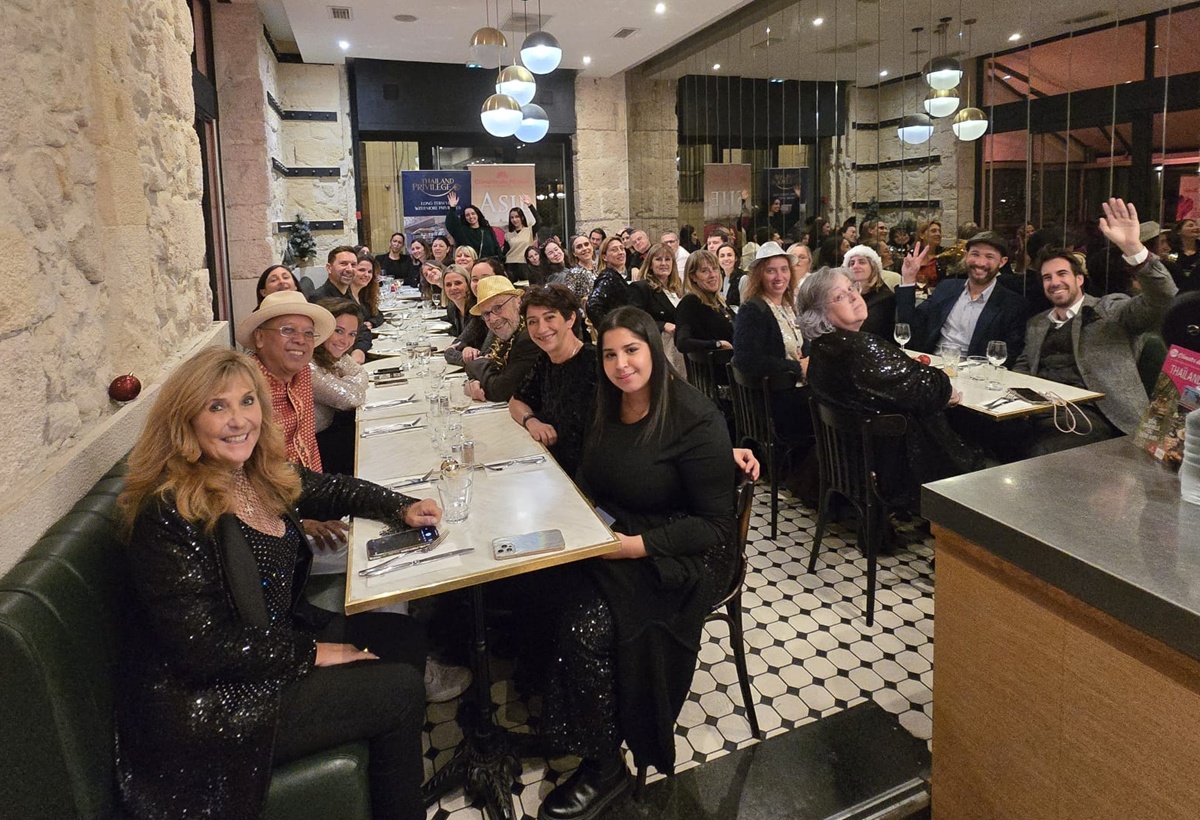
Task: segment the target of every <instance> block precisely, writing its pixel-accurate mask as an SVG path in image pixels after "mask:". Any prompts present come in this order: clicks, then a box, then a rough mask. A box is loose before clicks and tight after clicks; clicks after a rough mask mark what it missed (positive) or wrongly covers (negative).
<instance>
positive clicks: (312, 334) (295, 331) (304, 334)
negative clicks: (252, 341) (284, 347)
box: [259, 325, 317, 344]
mask: <svg viewBox="0 0 1200 820" xmlns="http://www.w3.org/2000/svg"><path fill="white" fill-rule="evenodd" d="M259 329H260V330H271V331H274V332H275V333H278V334H279V335H280V336H282V337H283V338H285V339H302V340H304V341H306V342H309V343H310V344H311V343H313V342H315V341H316V340H317V332H316V331H315V330H313V329H312V328H309V329H308V330H300V329H299V328H296V327H292V326H291V325H283V326H282V327H261V328H259Z"/></svg>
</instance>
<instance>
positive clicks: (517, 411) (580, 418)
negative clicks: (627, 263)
mask: <svg viewBox="0 0 1200 820" xmlns="http://www.w3.org/2000/svg"><path fill="white" fill-rule="evenodd" d="M579 309H580V305H579V300H578V299H576V298H575V294H573V293H571V291H570V289H569V288H567V286H566V285H545V286H543V287H532V288H530V289H529V290H527V291H525V295H524V296H523V297H521V315H522V316H524V317H525V328H526V330H528V331H529V338H531V339H533V342H534V344H536V345H537V346H538V347H539V348H541V350H542V353H543V354H544V355H543V356H541V357H539V358H538V361H537V363H536V364H535V365H534V366H533V370H532V371H530V373H529V379H528V380H527V381H526V382H525V384H524V385H523V386H521V387H519V388H518V389H517V392H516V393H514V394H513V397H512V398H511V399H509V400H508V412H509V415H511V416H512V417H513V421H515V422H517V424H520V425H521V426H522V427H524V428H525V429H526V430H527V431H528V432H529V435H530V437H531V438H533V439H534V440H535V441H540V442H541V443H542V444H543V445H545V447H546V449H547V450H549V451H550V455H552V456H554V459H555V461H557V462H558V463H559V466H561V467H562V468H563V471H564V472H565V473H566V474H567V475H569V476H574V475H575V471H576V470H578V469H579V461H580V459H581V458H582V456H583V442H584V438H585V437H586V435H587V429H588V424H589V422H591V419H592V413H593V406H592V400H593V397H594V396H595V394H596V348H595V347H593V346H592V345H591V344H589V343H587V342H585V341H583V340H582V339H580V338H579V336H578V335H577V334H576V332H575V331H576V328H575V325H576V322H578V321H579Z"/></svg>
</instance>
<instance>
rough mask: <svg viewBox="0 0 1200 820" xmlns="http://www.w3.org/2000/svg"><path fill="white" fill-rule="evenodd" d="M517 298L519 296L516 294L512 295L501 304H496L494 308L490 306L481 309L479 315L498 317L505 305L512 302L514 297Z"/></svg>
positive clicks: (487, 317) (489, 317) (485, 317)
mask: <svg viewBox="0 0 1200 820" xmlns="http://www.w3.org/2000/svg"><path fill="white" fill-rule="evenodd" d="M516 298H517V297H516V296H510V297H508V298H507V299H505V300H504V301H503V302H501V303H500V304H498V305H496V306H495V307H494V308H488V309H487V310H482V311H480V312H479V315H480V316H482V317H483V318H484V319H491V318H493V317H498V316H499V315H500V313H501V311H503V310H504V308H505V306H506V305H507V304H508V303H509V302H511V301H512V300H513V299H516Z"/></svg>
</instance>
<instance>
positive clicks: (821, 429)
mask: <svg viewBox="0 0 1200 820" xmlns="http://www.w3.org/2000/svg"><path fill="white" fill-rule="evenodd" d="M811 407H812V416H813V430H814V432H815V433H816V439H817V462H818V464H819V465H820V471H821V504H820V508H819V509H818V511H817V528H816V532H815V533H814V535H813V546H812V552H811V553H810V555H809V560H808V571H809V572H814V571H815V570H816V566H817V552H818V550H820V548H821V539H822V538H823V537H824V535H825V527H826V526H827V524H828V519H829V506H830V500H831V498H832V496H833V494H834V493H837V494H838V495H840V496H842V497H843V498H845V499H846V500H847V501H849V502H850V504H852V505H853V506H854V509H855V510H856V511H857V513H858V547H859V550H860V551H861V552H862V554H863V556H864V557H865V558H866V559H867V608H866V615H867V625H868V626H869V625H871V624H873V623H874V621H875V573H876V557H877V553H878V551H879V545H880V541H881V540H882V536H883V531H884V528H885V527H886V526H887V511H888V507H889V506H890V505H892V504H894V503H895V502H896V501H897V500H896V499H888V498H885V497H884V496H883V494H882V492H881V491H880V487H879V477H878V463H877V459H876V453H877V445H878V443H879V442H880V441H881V440H885V439H901V438H903V437H904V434H905V432H906V430H907V428H908V422H907V420H906V419H905V418H904V416H900V415H879V416H864V415H859V414H857V413H854V412H852V411H849V410H842V409H839V408H835V407H832V406H830V405H828V404H825V403H823V402H821V401H818V400H817V399H815V398H814V399H812V401H811Z"/></svg>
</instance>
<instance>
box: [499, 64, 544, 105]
mask: <svg viewBox="0 0 1200 820" xmlns="http://www.w3.org/2000/svg"><path fill="white" fill-rule="evenodd" d="M496 93H497V94H507V95H508V96H510V97H512V98H513V99H514V100H516V101H517V105H518V106H522V105H528V104H529V103H531V102H533V95H534V94H536V93H537V83H536V82H535V81H534V79H533V75H532V74H530V73H529V70H528V69H527V68H525V66H522V65H510V66H509V67H508V68H506V69H504V70H503V71H501V72H500V77H499V78H498V79H497V80H496Z"/></svg>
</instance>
